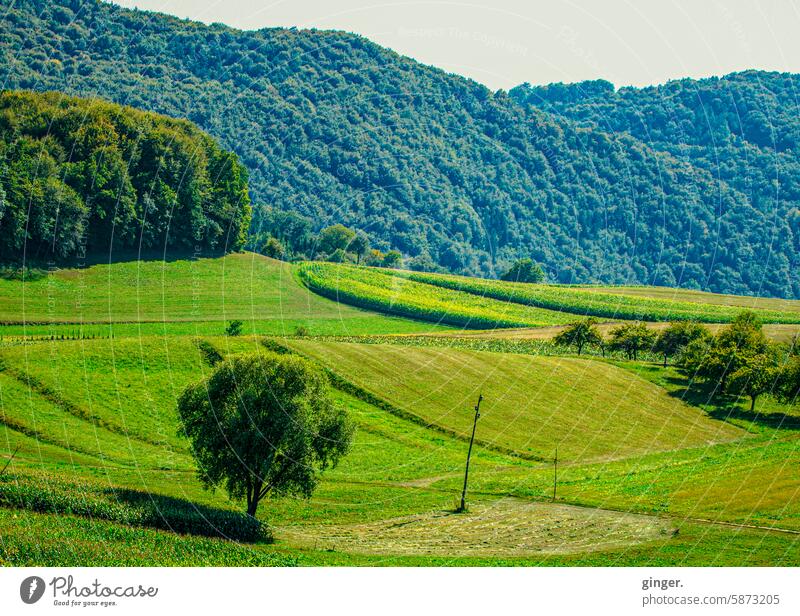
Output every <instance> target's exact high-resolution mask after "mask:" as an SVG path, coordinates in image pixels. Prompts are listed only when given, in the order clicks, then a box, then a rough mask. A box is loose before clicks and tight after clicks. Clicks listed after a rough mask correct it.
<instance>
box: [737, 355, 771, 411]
mask: <svg viewBox="0 0 800 616" xmlns="http://www.w3.org/2000/svg"><path fill="white" fill-rule="evenodd" d="M777 377H778V367H777V362H776V359H775V355H774V354H768V353H759V354H757V355H750V356H747V357H745V358H743V359H742V360H741V365H740V366H739V368H738V369H737V370H736V371H735V372H733V373H732V374H731V375H730V378H729V379H728V383H727V388H726V389H727V391H728V392H730V393H733V394H736V395H740V396H748V397H749V398H750V412H755V410H756V399H757V398H758V397H759V396H760V395H761V394H766V393H769V392H770V390H772V388H773V386H774V385H775V382H776V379H777Z"/></svg>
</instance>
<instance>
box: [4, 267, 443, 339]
mask: <svg viewBox="0 0 800 616" xmlns="http://www.w3.org/2000/svg"><path fill="white" fill-rule="evenodd" d="M234 319H238V320H242V321H245V331H246V332H249V333H269V334H290V333H292V332H293V331H294V329H295V327H297V326H299V325H302V326H305V327H312V328H313V329H314V332H315V333H320V334H323V333H326V334H332V333H340V334H344V333H348V332H349V333H351V334H353V333H373V332H375V331H376V330H379V331H381V332H404V331H431V330H433V329H436V326H435V325H432V324H425V323H420V322H414V321H408V320H404V319H396V318H391V317H386V316H383V315H379V314H375V313H370V312H365V311H363V310H359V309H357V308H354V307H351V306H348V305H344V304H339V303H336V302H332V301H330V300H328V299H325V298H323V297H320V296H319V295H316V294H314V293H311V292H310V291H309V290H308V289H307V288H305V287H304V286H302V285H301V284H299V283H298V281H297V279H296V278H295V276H294V273H293V271H292V267H291V266H290V265H289V264H288V263H284V262H281V261H276V260H274V259H269V258H267V257H263V256H261V255H257V254H254V253H239V254H231V255H228V256H226V257H224V258H218V259H196V260H177V261H168V262H163V261H130V262H123V263H113V264H110V265H109V264H106V265H93V266H91V267H87V268H83V269H70V270H55V271H53V272H50V273H48V274H46V275H45V276H42V277H39V278H36V279H33V280H30V281H21V280H6V279H0V323H2V324H5V326H2V327H0V335H3V336H20V335H23V334H25V335H29V336H37V335H38V336H45V335H48V336H49V335H51V334H53V333H55V334H58V335H61V334H65V335H67V336H69V335H70V334H78V333H80V331H81V329H83V333H84V335H86V336H96V337H105V336H108V335H109V333H110V332H113V334H114V335H116V336H140V335H159V334H166V335H195V334H200V335H215V334H222V333H223V331H224V327H225V322H226V321H230V320H234ZM108 324H114V326H113V327H109V325H108Z"/></svg>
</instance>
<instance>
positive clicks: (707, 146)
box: [509, 70, 800, 296]
mask: <svg viewBox="0 0 800 616" xmlns="http://www.w3.org/2000/svg"><path fill="white" fill-rule="evenodd" d="M798 94H800V75H793V74H788V73H774V72H773V73H769V72H764V71H755V70H751V71H745V72H741V73H733V74H731V75H727V76H725V77H720V78H718V77H711V78H708V79H700V80H694V79H681V80H676V81H670V82H669V83H667V84H664V85H660V86H653V87H647V88H632V87H625V88H620V89H618V90H615V89H614V86H613V85H612V84H611V83H609V82H607V81H603V80H595V81H586V82H582V83H576V84H551V85H548V86H531V85H530V84H523V85H521V86H518V87H517V88H514V89H512V90H511V91H510V92H509V95H510V96H511V97H512V98H513V99H514V100H516V101H517V102H519V103H521V104H523V105H526V106H530V107H531V108H536V109H540V110H546V111H548V112H551V113H556V114H558V115H561V116H563V117H565V118H569V119H570V120H573V121H574V122H576V123H578V124H579V125H580V126H581V127H584V128H586V129H588V130H600V131H605V132H610V133H615V134H620V133H623V134H627V135H632V136H633V137H635V138H636V139H637V140H640V141H641V142H643V143H646V144H647V145H648V146H650V147H651V148H653V149H654V150H658V151H660V152H665V153H669V154H670V155H672V156H674V157H675V158H677V159H679V160H682V161H684V162H686V163H688V164H691V165H692V166H694V167H696V168H699V169H703V170H705V171H707V172H708V173H709V174H710V175H711V176H712V177H713V178H714V180H715V181H716V182H717V183H718V184H719V185H720V186H721V187H722V186H725V187H729V188H730V189H732V190H734V191H736V192H737V193H739V194H740V195H743V196H744V197H745V198H746V200H747V202H748V203H749V204H750V205H751V208H752V209H748V210H741V211H735V210H727V209H726V208H725V207H724V206H725V204H724V203H720V204H719V219H720V221H721V223H722V224H726V225H730V226H731V227H732V229H735V230H741V229H746V228H747V227H748V226H750V225H756V226H758V227H759V233H760V234H762V239H761V241H760V242H757V243H751V244H750V246H751V249H752V251H753V252H752V256H753V257H757V258H759V259H761V260H762V261H763V263H764V264H765V270H777V271H784V272H788V273H789V274H790V275H792V274H793V281H792V283H791V284H792V285H793V286H792V291H789V290H788V288H787V290H786V294H787V295H792V294H793V295H794V296H797V294H798V276H797V271H798V269H800V122H798V119H797V118H798ZM720 256H721V262H722V263H725V262H726V261H728V260H729V259H730V255H727V254H722V255H720ZM732 263H733V264H732V265H731V267H732V268H734V269H735V262H732ZM753 282H756V281H755V280H754V281H753ZM764 283H765V285H769V283H768V282H767V281H766V280H764ZM767 288H768V287H767ZM751 290H753V291H761V290H763V288H759V287H753V286H752V285H751Z"/></svg>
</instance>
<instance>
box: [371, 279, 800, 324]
mask: <svg viewBox="0 0 800 616" xmlns="http://www.w3.org/2000/svg"><path fill="white" fill-rule="evenodd" d="M391 274H392V275H393V276H394V277H398V278H399V277H402V278H405V279H407V280H410V281H413V282H417V283H421V284H427V285H432V286H437V287H440V288H443V289H450V290H454V291H461V292H464V293H469V294H472V295H474V296H476V297H482V298H491V299H495V300H498V301H504V302H513V303H515V304H520V305H524V306H531V307H536V308H542V309H547V310H553V311H560V312H567V313H572V314H577V315H582V316H595V317H601V318H606V319H626V320H636V321H689V320H692V321H700V322H704V323H729V322H731V321H732V320H733V319H734V317H736V315H737V314H739V313H740V312H741V311H742V310H743V308H741V307H737V306H725V305H718V304H704V303H698V302H687V301H678V300H670V299H656V298H652V297H643V296H639V295H624V294H618V293H603V292H600V291H588V290H585V289H577V288H574V287H568V286H560V285H544V284H526V283H520V282H505V281H501V280H487V279H484V278H469V277H466V276H455V275H448V274H429V273H423V272H397V271H393V272H392V273H391ZM384 275H386V274H384ZM753 310H754V312H756V313H757V314H758V315H759V316H760V317H761V320H762V321H763V322H764V323H800V314H798V313H797V312H783V311H779V310H765V309H759V308H756V309H753Z"/></svg>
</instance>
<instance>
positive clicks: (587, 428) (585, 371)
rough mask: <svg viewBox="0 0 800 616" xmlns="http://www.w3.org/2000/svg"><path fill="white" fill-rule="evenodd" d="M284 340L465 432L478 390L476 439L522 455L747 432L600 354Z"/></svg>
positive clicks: (622, 451) (657, 444) (611, 449)
mask: <svg viewBox="0 0 800 616" xmlns="http://www.w3.org/2000/svg"><path fill="white" fill-rule="evenodd" d="M288 344H289V346H290V347H291V348H293V349H296V350H298V351H300V352H302V353H303V354H305V355H307V356H309V357H312V358H314V359H317V360H319V361H321V362H322V363H324V364H326V365H328V366H330V367H331V368H332V369H333V370H334V371H335V372H336V373H337V374H339V375H340V376H342V377H344V378H346V379H348V380H349V381H351V382H353V383H355V384H356V385H358V386H361V387H363V388H364V389H366V390H368V391H369V392H370V393H372V394H374V395H376V396H378V397H381V398H383V399H385V400H387V401H388V402H389V403H391V404H392V405H394V406H396V407H398V408H399V409H401V410H402V411H405V412H407V413H409V414H411V415H415V416H418V417H419V418H421V419H422V420H423V421H425V422H428V423H430V424H432V425H435V426H439V427H442V428H444V429H447V430H451V431H453V432H454V433H455V434H457V435H461V436H462V437H466V436H468V435H469V431H470V430H471V427H472V413H471V407H472V405H473V404H474V403H475V399H476V398H477V397H478V393H480V392H483V395H484V397H485V403H484V407H483V412H482V415H483V417H482V419H481V422H480V430H479V439H480V440H481V442H485V443H488V444H491V445H492V446H498V447H502V448H504V449H508V450H512V451H514V452H517V453H519V454H521V455H524V456H530V457H537V458H542V459H550V458H551V457H552V455H553V451H554V449H555V448H556V447H558V449H559V456H560V457H562V458H564V459H576V460H589V459H594V458H618V457H625V456H630V455H634V454H642V453H646V452H649V451H655V450H659V449H674V448H680V447H693V446H699V445H705V444H710V443H713V442H718V441H723V440H731V439H736V438H740V437H742V436H745V433H743V432H741V431H739V430H737V429H735V428H733V427H732V426H729V425H726V424H724V423H722V422H718V421H713V420H710V419H708V418H707V417H706V416H705V415H704V414H703V413H700V412H698V411H697V410H696V409H693V408H691V407H689V406H687V405H685V404H683V403H682V402H680V401H678V400H676V399H674V398H672V397H670V396H668V395H666V394H665V392H664V391H663V390H661V389H660V388H659V387H657V386H655V385H652V384H650V383H647V382H646V381H644V380H643V379H640V378H638V377H636V376H635V375H632V374H631V373H630V372H627V371H625V370H622V369H620V368H617V367H615V366H612V365H609V364H606V363H602V362H595V361H591V360H582V359H574V358H572V359H570V358H556V357H534V356H523V355H513V354H495V353H484V352H479V351H465V350H458V349H448V348H443V349H436V348H418V347H400V346H393V345H379V344H370V345H360V344H352V343H338V342H325V341H313V340H293V341H290V342H289V343H288ZM598 383H602V387H598V386H597V384H598Z"/></svg>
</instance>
